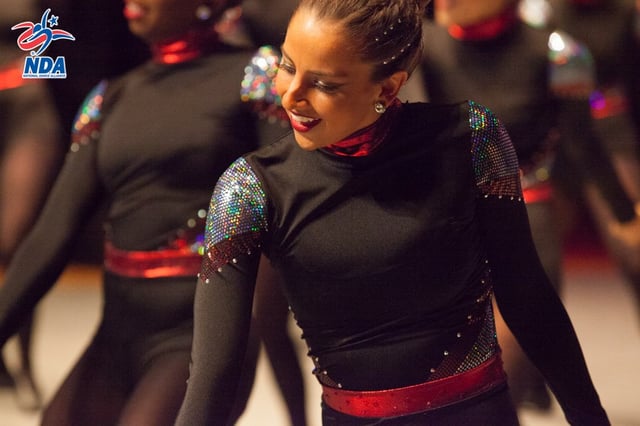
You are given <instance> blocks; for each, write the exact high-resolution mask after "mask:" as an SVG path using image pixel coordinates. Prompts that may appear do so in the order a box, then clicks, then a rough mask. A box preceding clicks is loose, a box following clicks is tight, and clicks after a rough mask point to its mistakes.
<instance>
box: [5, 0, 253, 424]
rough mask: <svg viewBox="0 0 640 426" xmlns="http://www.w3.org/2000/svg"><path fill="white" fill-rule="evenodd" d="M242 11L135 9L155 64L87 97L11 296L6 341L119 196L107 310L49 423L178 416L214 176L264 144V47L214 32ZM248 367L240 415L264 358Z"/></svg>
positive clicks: (24, 249)
mask: <svg viewBox="0 0 640 426" xmlns="http://www.w3.org/2000/svg"><path fill="white" fill-rule="evenodd" d="M236 5H237V2H236V1H219V2H208V1H202V0H189V1H185V0H146V1H144V2H143V1H136V0H131V1H127V2H126V3H125V6H124V14H125V17H126V18H127V20H128V23H129V28H130V30H131V32H132V33H134V34H135V35H136V36H138V37H140V38H141V39H143V40H145V42H147V43H148V44H149V46H150V48H151V51H152V54H153V58H152V59H151V60H150V61H149V62H148V63H145V64H143V65H142V66H140V67H138V68H135V69H134V70H132V71H131V72H128V73H127V74H125V75H124V76H122V77H121V78H118V79H114V80H109V81H104V82H101V83H100V84H98V85H97V86H96V88H95V89H94V90H93V91H92V93H90V94H89V95H88V96H87V101H86V102H85V103H84V104H83V106H82V107H81V109H80V112H79V114H78V117H77V120H76V123H75V126H74V132H73V137H72V143H71V146H70V150H69V152H68V154H67V157H66V159H65V163H64V165H63V168H62V170H61V171H60V174H59V176H58V178H57V180H56V182H55V184H54V187H53V188H52V190H51V193H50V194H49V197H48V199H47V202H46V205H45V206H44V208H43V209H42V210H41V211H40V212H39V217H38V220H37V222H36V224H35V226H34V228H33V229H32V231H31V232H30V233H29V235H28V237H27V238H26V239H25V240H24V242H23V243H22V244H21V245H20V247H19V249H18V251H17V252H16V254H15V256H14V257H13V259H12V262H11V264H10V265H9V268H8V270H7V273H6V275H5V282H4V285H3V286H2V288H1V291H0V343H2V344H4V342H5V341H6V340H7V338H8V337H9V336H10V335H12V334H13V333H14V332H15V331H16V330H17V329H18V327H19V326H20V325H21V324H22V322H23V321H24V319H25V317H26V316H27V315H28V314H29V313H30V312H31V310H32V309H33V307H34V306H35V305H36V303H37V302H38V301H39V300H40V299H41V298H42V297H43V296H44V295H45V294H46V293H47V291H48V290H49V289H50V288H51V287H52V286H53V285H54V284H55V282H56V280H57V279H58V277H59V276H60V272H61V271H62V270H63V268H64V267H65V265H66V264H67V262H68V261H69V260H70V257H71V254H72V251H73V247H74V243H75V241H76V240H77V239H78V238H79V234H80V230H81V229H83V225H84V224H85V223H86V221H87V220H88V219H89V218H90V217H92V216H93V214H94V212H95V211H96V210H97V209H99V208H100V207H101V205H102V204H103V203H104V204H106V220H105V237H106V243H105V254H104V282H103V295H104V302H103V312H102V317H101V319H100V323H99V327H98V329H97V331H96V333H95V335H94V337H93V339H92V340H91V342H90V344H89V346H88V348H87V349H86V351H85V352H84V354H83V355H82V357H81V358H80V360H79V361H78V362H77V363H76V364H75V366H74V367H73V369H72V371H71V372H70V374H69V375H68V377H67V378H66V379H65V381H64V382H63V384H62V385H61V387H60V389H59V390H58V391H57V392H56V394H55V396H54V397H53V399H52V400H51V401H50V402H49V404H48V406H47V407H46V409H45V411H44V413H43V418H42V423H43V424H44V425H58V424H63V425H88V424H134V425H144V424H152V425H163V424H166V425H170V424H173V423H174V422H175V418H176V413H177V411H178V408H179V406H180V402H181V401H182V399H183V395H184V391H185V381H186V379H187V376H188V363H189V353H190V348H191V340H192V331H193V328H192V327H193V324H192V322H193V297H194V291H195V281H196V278H195V277H196V274H197V271H198V270H199V266H200V263H201V253H200V252H199V250H200V249H201V239H200V236H201V235H202V233H203V232H204V216H205V213H206V209H207V206H208V201H209V198H210V184H209V182H211V181H212V180H213V181H215V180H216V179H217V178H218V177H219V175H220V174H221V173H222V172H223V171H224V169H225V168H226V167H227V166H228V165H229V164H230V163H231V162H232V161H233V159H234V158H236V157H237V156H238V155H240V154H242V153H244V152H247V151H249V150H251V149H254V148H256V147H257V146H258V142H259V138H258V133H257V130H256V126H255V121H256V120H255V113H254V112H253V111H251V110H250V108H249V105H248V104H246V103H243V102H242V101H241V99H240V87H241V80H242V76H243V74H244V70H245V67H246V65H247V64H249V63H250V62H251V58H252V51H248V50H242V49H238V48H235V47H230V46H228V45H226V44H224V43H222V42H221V41H220V37H219V36H218V33H217V31H216V29H215V28H216V27H215V23H216V20H217V19H218V18H219V17H220V16H222V13H223V10H224V8H226V7H232V6H236ZM253 342H255V340H253ZM249 358H251V357H249ZM247 366H248V367H247V369H248V370H249V371H248V374H247V376H246V377H247V383H246V385H245V386H243V393H242V395H239V396H238V401H239V403H238V409H237V410H236V412H235V415H234V418H236V417H238V416H239V415H240V413H241V411H242V409H243V406H244V403H245V402H246V399H247V397H248V393H249V391H250V388H251V386H250V385H251V381H252V380H253V374H252V372H251V371H250V370H251V369H252V368H253V367H254V366H255V360H252V359H249V361H248V363H247Z"/></svg>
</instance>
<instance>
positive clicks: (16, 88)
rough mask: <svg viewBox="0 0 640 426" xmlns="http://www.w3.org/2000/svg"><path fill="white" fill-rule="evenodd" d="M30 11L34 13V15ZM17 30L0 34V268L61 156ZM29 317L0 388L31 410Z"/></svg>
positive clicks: (5, 15) (15, 19) (20, 16)
mask: <svg viewBox="0 0 640 426" xmlns="http://www.w3.org/2000/svg"><path fill="white" fill-rule="evenodd" d="M1 9H2V10H1V13H0V25H1V26H2V27H3V28H7V29H8V28H11V27H12V26H13V25H16V24H18V23H19V22H24V21H25V20H28V19H30V18H31V17H32V16H34V15H35V14H36V13H37V11H34V9H35V4H34V2H33V1H22V0H21V1H9V2H4V3H3V4H2V7H1ZM34 12H35V13H34ZM16 39H17V34H15V33H14V32H11V31H5V32H3V35H2V37H0V111H2V115H1V117H0V266H1V267H2V269H4V268H5V267H6V265H7V264H8V263H9V261H10V260H11V257H12V256H13V254H14V252H15V250H16V247H17V246H18V244H19V243H20V241H21V240H22V239H23V238H24V236H25V235H26V233H27V232H28V231H29V229H30V227H31V226H32V225H33V222H34V220H35V217H36V214H37V212H38V211H39V210H40V208H41V206H42V204H43V202H44V200H45V197H46V195H47V193H48V191H49V189H50V186H51V183H52V182H53V179H54V178H55V176H56V173H57V172H58V170H59V168H60V165H61V163H62V159H63V157H64V152H65V145H64V144H63V143H62V138H61V136H60V133H61V129H60V127H59V124H58V116H57V111H56V108H55V106H54V104H53V100H52V97H51V94H50V93H49V91H48V88H47V86H46V84H45V83H44V82H43V81H42V80H33V79H31V80H29V79H23V78H22V67H23V64H24V60H25V58H24V56H23V52H22V51H20V49H18V47H17V46H16ZM34 319H35V318H34V316H33V315H32V316H30V317H29V318H28V319H27V320H26V321H25V323H24V326H23V327H21V328H20V330H19V333H18V339H17V342H18V345H17V347H18V349H19V363H18V364H17V369H15V370H14V371H12V372H11V373H10V372H9V369H8V368H7V366H6V364H5V362H4V359H3V358H2V356H0V386H2V387H7V388H11V389H13V390H14V391H15V396H16V400H17V403H18V406H19V407H20V408H22V409H25V410H36V409H38V408H40V406H41V395H40V390H39V389H38V386H37V385H36V380H35V377H34V372H33V367H32V362H31V356H32V354H31V350H32V346H31V343H32V333H33V326H34Z"/></svg>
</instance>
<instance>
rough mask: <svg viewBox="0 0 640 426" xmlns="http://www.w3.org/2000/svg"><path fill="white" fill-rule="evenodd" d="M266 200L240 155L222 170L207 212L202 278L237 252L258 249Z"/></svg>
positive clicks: (260, 185)
mask: <svg viewBox="0 0 640 426" xmlns="http://www.w3.org/2000/svg"><path fill="white" fill-rule="evenodd" d="M266 200H267V197H266V194H265V192H264V190H263V188H262V184H261V182H260V180H259V179H258V177H257V176H256V174H255V173H254V171H253V169H252V168H251V166H250V165H249V163H247V161H246V160H245V159H244V158H239V159H237V160H236V161H235V162H234V163H233V164H232V165H231V166H229V168H228V169H227V170H226V171H225V172H224V173H223V175H222V176H221V177H220V179H219V180H218V183H217V184H216V187H215V190H214V191H213V195H212V197H211V203H210V204H209V212H208V213H207V223H206V229H205V256H204V259H203V262H202V268H201V271H200V275H199V277H200V279H201V280H202V281H203V282H205V283H206V282H208V281H209V280H210V279H211V278H212V277H213V276H214V274H216V273H217V272H219V271H221V268H223V267H224V266H225V265H227V264H229V263H234V262H235V261H236V259H238V257H239V256H242V255H247V254H252V253H253V252H255V251H257V250H258V249H259V247H260V242H261V239H262V235H263V234H264V232H265V231H266V230H267V219H266V202H267V201H266Z"/></svg>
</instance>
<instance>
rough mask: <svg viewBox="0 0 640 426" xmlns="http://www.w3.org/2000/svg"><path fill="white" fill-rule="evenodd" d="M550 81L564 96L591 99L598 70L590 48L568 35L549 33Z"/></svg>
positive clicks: (557, 92) (552, 88)
mask: <svg viewBox="0 0 640 426" xmlns="http://www.w3.org/2000/svg"><path fill="white" fill-rule="evenodd" d="M548 46H549V83H550V88H551V91H552V92H553V93H554V94H555V95H556V96H558V97H561V98H572V99H588V98H589V95H590V94H591V92H593V90H594V88H595V86H596V74H595V73H596V70H595V63H594V59H593V56H592V55H591V52H590V51H589V49H588V48H587V47H586V46H585V45H584V44H582V43H580V42H578V41H577V40H576V39H574V38H573V37H571V36H570V35H569V34H567V33H565V32H563V31H554V32H552V33H551V34H550V35H549V42H548Z"/></svg>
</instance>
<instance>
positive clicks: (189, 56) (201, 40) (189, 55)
mask: <svg viewBox="0 0 640 426" xmlns="http://www.w3.org/2000/svg"><path fill="white" fill-rule="evenodd" d="M218 42H219V39H218V34H217V32H216V31H214V30H212V29H211V30H209V29H208V30H204V31H202V30H201V31H195V30H193V31H189V32H188V33H187V34H185V35H184V36H183V37H180V38H177V39H173V40H169V41H166V42H162V43H156V44H154V45H152V46H151V53H152V56H153V61H154V62H156V63H159V64H179V63H182V62H187V61H191V60H194V59H196V58H199V57H201V56H202V55H205V54H207V53H210V52H212V51H214V50H215V49H216V48H217V46H218Z"/></svg>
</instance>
